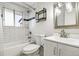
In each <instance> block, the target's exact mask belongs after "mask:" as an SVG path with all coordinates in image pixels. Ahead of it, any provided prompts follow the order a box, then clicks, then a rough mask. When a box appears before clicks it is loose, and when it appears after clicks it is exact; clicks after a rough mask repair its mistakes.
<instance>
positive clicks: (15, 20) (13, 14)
mask: <svg viewBox="0 0 79 59" xmlns="http://www.w3.org/2000/svg"><path fill="white" fill-rule="evenodd" d="M4 12H5V14H4V18H5V20H4V26H16V27H20V26H21V22H19V20H20V19H22V12H19V11H13V10H11V9H7V8H5V10H4Z"/></svg>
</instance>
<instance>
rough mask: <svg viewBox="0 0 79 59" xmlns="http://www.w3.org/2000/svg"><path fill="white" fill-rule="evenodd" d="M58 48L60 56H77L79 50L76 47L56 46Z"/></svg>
mask: <svg viewBox="0 0 79 59" xmlns="http://www.w3.org/2000/svg"><path fill="white" fill-rule="evenodd" d="M58 48H59V55H60V56H79V48H77V47H74V46H70V45H65V44H58Z"/></svg>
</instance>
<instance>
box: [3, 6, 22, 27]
mask: <svg viewBox="0 0 79 59" xmlns="http://www.w3.org/2000/svg"><path fill="white" fill-rule="evenodd" d="M5 9H9V10H12V11H13V20H14V21H13V23H14V25H13V26H8V27H21V26H16V25H15V14H16V13H15V12H20V13H22V19H23V11H18V10H15V9H11V8H6V7H2V14H3V18H2V19H3V26H4V27H7V26H6V25H5ZM22 22H23V20H22Z"/></svg>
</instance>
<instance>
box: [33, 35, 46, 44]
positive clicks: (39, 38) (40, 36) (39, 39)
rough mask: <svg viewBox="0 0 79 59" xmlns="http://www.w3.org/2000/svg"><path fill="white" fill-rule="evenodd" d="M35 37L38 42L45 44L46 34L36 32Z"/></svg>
mask: <svg viewBox="0 0 79 59" xmlns="http://www.w3.org/2000/svg"><path fill="white" fill-rule="evenodd" d="M33 37H34V38H33V39H34V41H35V42H36V44H38V45H43V39H44V38H45V35H40V34H35V35H34V36H33Z"/></svg>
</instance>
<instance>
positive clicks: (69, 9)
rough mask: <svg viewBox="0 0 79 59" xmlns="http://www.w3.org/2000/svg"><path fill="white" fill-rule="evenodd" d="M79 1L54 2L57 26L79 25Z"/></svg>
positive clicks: (70, 26)
mask: <svg viewBox="0 0 79 59" xmlns="http://www.w3.org/2000/svg"><path fill="white" fill-rule="evenodd" d="M78 9H79V3H77V2H57V3H55V4H54V19H55V28H73V27H76V28H78V27H79V17H78V16H79V14H78V13H79V12H78Z"/></svg>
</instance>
